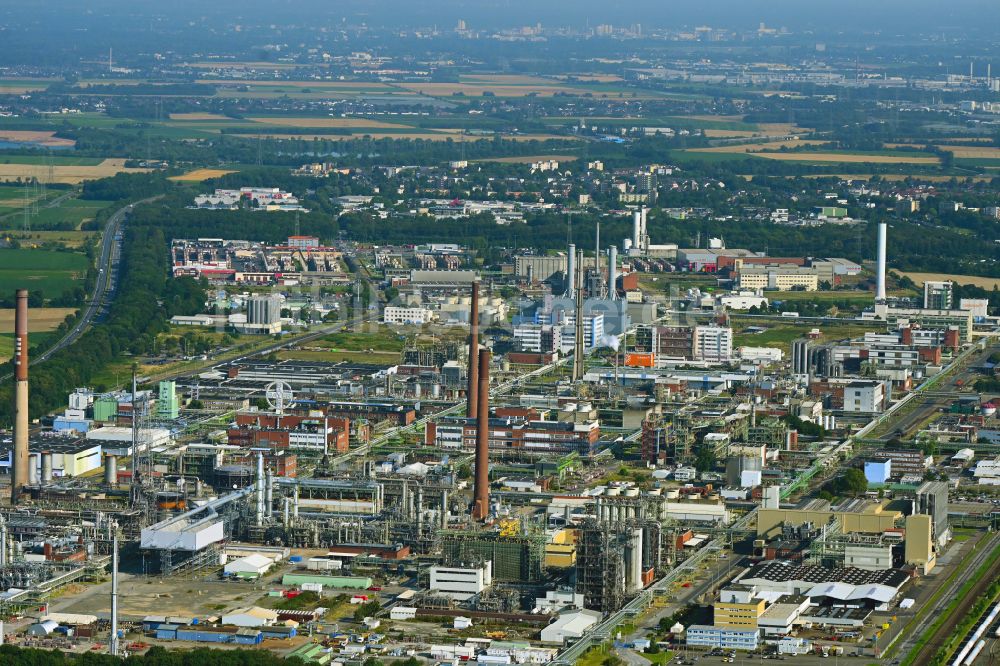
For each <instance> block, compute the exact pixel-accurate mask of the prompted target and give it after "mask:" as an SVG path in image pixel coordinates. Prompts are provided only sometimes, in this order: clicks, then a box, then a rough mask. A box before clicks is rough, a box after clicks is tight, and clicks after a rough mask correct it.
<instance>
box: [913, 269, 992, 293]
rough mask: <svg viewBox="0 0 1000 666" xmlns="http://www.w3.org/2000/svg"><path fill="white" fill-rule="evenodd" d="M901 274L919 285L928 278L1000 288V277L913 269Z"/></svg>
mask: <svg viewBox="0 0 1000 666" xmlns="http://www.w3.org/2000/svg"><path fill="white" fill-rule="evenodd" d="M899 274H900V275H905V276H906V277H908V278H910V279H911V280H913V281H914V282H916V283H917V285H918V286H922V285H923V284H924V282H927V281H928V280H930V281H945V280H950V281H952V282H954V283H956V284H971V285H975V286H977V287H982V288H983V289H989V290H993V289H994V288H997V289H1000V278H991V277H980V276H978V275H956V274H954V273H919V272H913V271H899Z"/></svg>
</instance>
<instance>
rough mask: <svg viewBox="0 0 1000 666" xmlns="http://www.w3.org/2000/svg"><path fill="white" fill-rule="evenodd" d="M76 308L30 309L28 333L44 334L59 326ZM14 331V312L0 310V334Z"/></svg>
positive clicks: (4, 309)
mask: <svg viewBox="0 0 1000 666" xmlns="http://www.w3.org/2000/svg"><path fill="white" fill-rule="evenodd" d="M74 312H76V308H31V311H30V313H29V316H28V333H29V334H31V333H46V332H48V331H51V330H53V329H55V328H56V327H58V326H59V324H61V323H62V322H63V320H65V319H66V317H67V316H69V315H71V314H73V313H74ZM13 330H14V310H13V309H12V308H2V309H0V332H10V331H13Z"/></svg>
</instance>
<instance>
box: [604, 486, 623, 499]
mask: <svg viewBox="0 0 1000 666" xmlns="http://www.w3.org/2000/svg"><path fill="white" fill-rule="evenodd" d="M604 494H605V495H607V496H608V497H618V496H619V495H621V494H622V489H621V488H608V490H607V491H606V492H605V493H604Z"/></svg>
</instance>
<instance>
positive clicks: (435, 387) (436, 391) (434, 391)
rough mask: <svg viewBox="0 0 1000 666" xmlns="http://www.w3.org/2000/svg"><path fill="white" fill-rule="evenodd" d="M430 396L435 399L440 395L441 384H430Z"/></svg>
mask: <svg viewBox="0 0 1000 666" xmlns="http://www.w3.org/2000/svg"><path fill="white" fill-rule="evenodd" d="M431 397H432V398H434V399H435V400H436V399H438V398H440V397H441V385H440V384H431Z"/></svg>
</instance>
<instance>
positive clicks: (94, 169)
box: [0, 132, 149, 185]
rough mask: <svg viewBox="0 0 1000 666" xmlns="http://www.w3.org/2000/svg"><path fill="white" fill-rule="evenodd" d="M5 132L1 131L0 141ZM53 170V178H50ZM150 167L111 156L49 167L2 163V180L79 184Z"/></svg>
mask: <svg viewBox="0 0 1000 666" xmlns="http://www.w3.org/2000/svg"><path fill="white" fill-rule="evenodd" d="M2 140H3V132H0V141H2ZM50 171H51V179H50V178H49V176H50ZM146 171H149V169H135V168H126V167H125V160H124V159H119V158H109V159H105V160H101V162H100V163H99V164H97V165H90V166H81V165H69V166H67V165H58V166H52V167H48V166H46V165H44V164H3V163H0V182H5V181H6V182H10V181H16V180H17V179H18V178H21V179H24V178H29V179H30V178H37V179H38V180H40V181H41V180H46V181H47V182H52V183H65V184H69V185H78V184H80V183H82V182H83V181H85V180H96V179H98V178H107V177H108V176H114V175H115V174H117V173H121V172H125V173H143V172H146Z"/></svg>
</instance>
